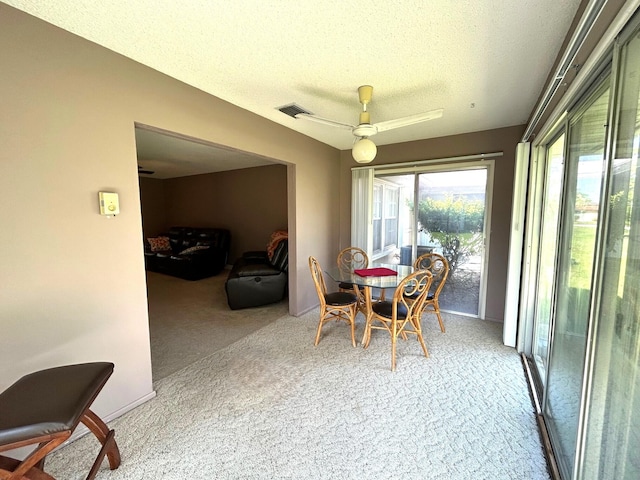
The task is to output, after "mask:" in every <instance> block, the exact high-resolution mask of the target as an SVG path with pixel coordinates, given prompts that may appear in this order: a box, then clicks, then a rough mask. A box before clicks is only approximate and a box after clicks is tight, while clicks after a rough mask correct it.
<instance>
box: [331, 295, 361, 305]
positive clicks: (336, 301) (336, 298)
mask: <svg viewBox="0 0 640 480" xmlns="http://www.w3.org/2000/svg"><path fill="white" fill-rule="evenodd" d="M324 299H325V301H326V302H327V304H328V305H349V304H351V303H357V301H358V297H356V296H355V295H354V294H353V293H349V292H333V293H327V294H326V295H325V296H324Z"/></svg>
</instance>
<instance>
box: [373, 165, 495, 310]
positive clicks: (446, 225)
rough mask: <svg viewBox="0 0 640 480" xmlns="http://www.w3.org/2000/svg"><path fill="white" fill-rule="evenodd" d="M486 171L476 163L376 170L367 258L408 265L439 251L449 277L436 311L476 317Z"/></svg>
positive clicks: (479, 299)
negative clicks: (407, 171)
mask: <svg viewBox="0 0 640 480" xmlns="http://www.w3.org/2000/svg"><path fill="white" fill-rule="evenodd" d="M489 174H490V167H489V166H486V165H483V166H481V167H478V166H477V163H476V164H471V165H457V166H455V168H454V167H453V166H449V167H448V168H446V169H445V168H443V166H439V167H431V168H425V169H423V171H422V172H418V173H412V174H398V173H392V174H389V173H380V174H376V176H375V179H374V181H373V249H372V255H371V257H372V259H373V260H374V261H379V262H380V261H381V262H388V263H400V264H403V265H413V262H414V261H415V259H416V258H417V257H419V256H420V255H422V254H424V253H428V252H436V253H440V254H442V255H443V256H444V257H445V258H446V259H447V261H448V262H449V276H448V278H447V282H446V284H445V286H444V288H443V290H442V292H441V294H440V307H441V309H442V310H446V311H449V312H455V313H462V314H466V315H470V316H481V313H483V312H481V308H482V305H483V298H482V297H483V293H482V292H483V291H484V289H483V287H484V285H483V282H484V275H483V273H484V270H485V264H486V259H485V250H486V249H485V246H486V235H485V222H486V221H487V219H486V215H485V213H486V212H487V211H489V209H488V206H487V201H488V198H489V196H488V195H487V188H488V184H489Z"/></svg>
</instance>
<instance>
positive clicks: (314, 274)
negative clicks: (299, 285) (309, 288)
mask: <svg viewBox="0 0 640 480" xmlns="http://www.w3.org/2000/svg"><path fill="white" fill-rule="evenodd" d="M309 270H311V278H313V284H314V285H315V287H316V292H317V293H318V298H319V299H320V304H321V305H324V303H325V295H326V294H327V285H326V283H325V282H324V275H323V274H322V268H321V267H320V263H319V262H318V260H316V259H315V258H314V257H309Z"/></svg>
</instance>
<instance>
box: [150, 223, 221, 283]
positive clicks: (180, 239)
mask: <svg viewBox="0 0 640 480" xmlns="http://www.w3.org/2000/svg"><path fill="white" fill-rule="evenodd" d="M165 238H168V242H167V241H166V239H165ZM158 240H165V242H158ZM230 241H231V233H230V232H229V230H226V229H223V228H195V227H172V228H171V229H169V233H167V234H166V237H165V236H161V237H156V238H155V239H147V242H145V265H146V268H147V270H149V271H152V272H158V273H164V274H167V275H173V276H174V277H180V278H184V279H186V280H200V279H201V278H206V277H212V276H214V275H217V274H218V273H220V272H221V271H222V269H223V268H224V267H225V265H226V264H227V258H228V257H229V245H230ZM167 243H168V245H167ZM159 244H160V245H163V247H162V248H161V249H160V250H158V249H157V248H155V249H154V248H153V246H154V245H159ZM167 246H168V248H166V247H167Z"/></svg>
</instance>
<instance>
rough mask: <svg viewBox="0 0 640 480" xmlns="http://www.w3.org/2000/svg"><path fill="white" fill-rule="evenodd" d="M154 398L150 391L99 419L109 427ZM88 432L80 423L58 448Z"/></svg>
mask: <svg viewBox="0 0 640 480" xmlns="http://www.w3.org/2000/svg"><path fill="white" fill-rule="evenodd" d="M155 396H156V391H155V390H152V391H151V392H149V393H148V394H147V395H145V396H143V397H140V398H138V399H137V400H135V401H133V402H131V403H130V404H128V405H125V406H124V407H122V408H120V409H118V410H116V411H115V412H113V413H110V414H108V415H105V416H104V417H100V418H102V420H103V421H104V423H106V424H107V426H108V425H109V422H111V421H113V420H115V419H116V418H118V417H121V416H122V415H124V414H125V413H127V412H130V411H131V410H133V409H134V408H136V407H139V406H140V405H142V404H143V403H146V402H148V401H149V400H151V399H153V398H155ZM89 432H90V430H89V429H88V428H87V427H86V426H85V425H84V424H83V423H80V424H79V425H78V428H76V429H75V430H74V432H73V434H72V435H71V437H69V440H67V441H66V442H64V443H63V444H62V445H60V447H58V448H62V447H64V446H65V445H68V444H69V443H71V442H74V441H76V440H77V439H79V438H80V437H84V436H85V435H86V434H87V433H89ZM117 434H118V432H116V442H117V441H118V435H117Z"/></svg>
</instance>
